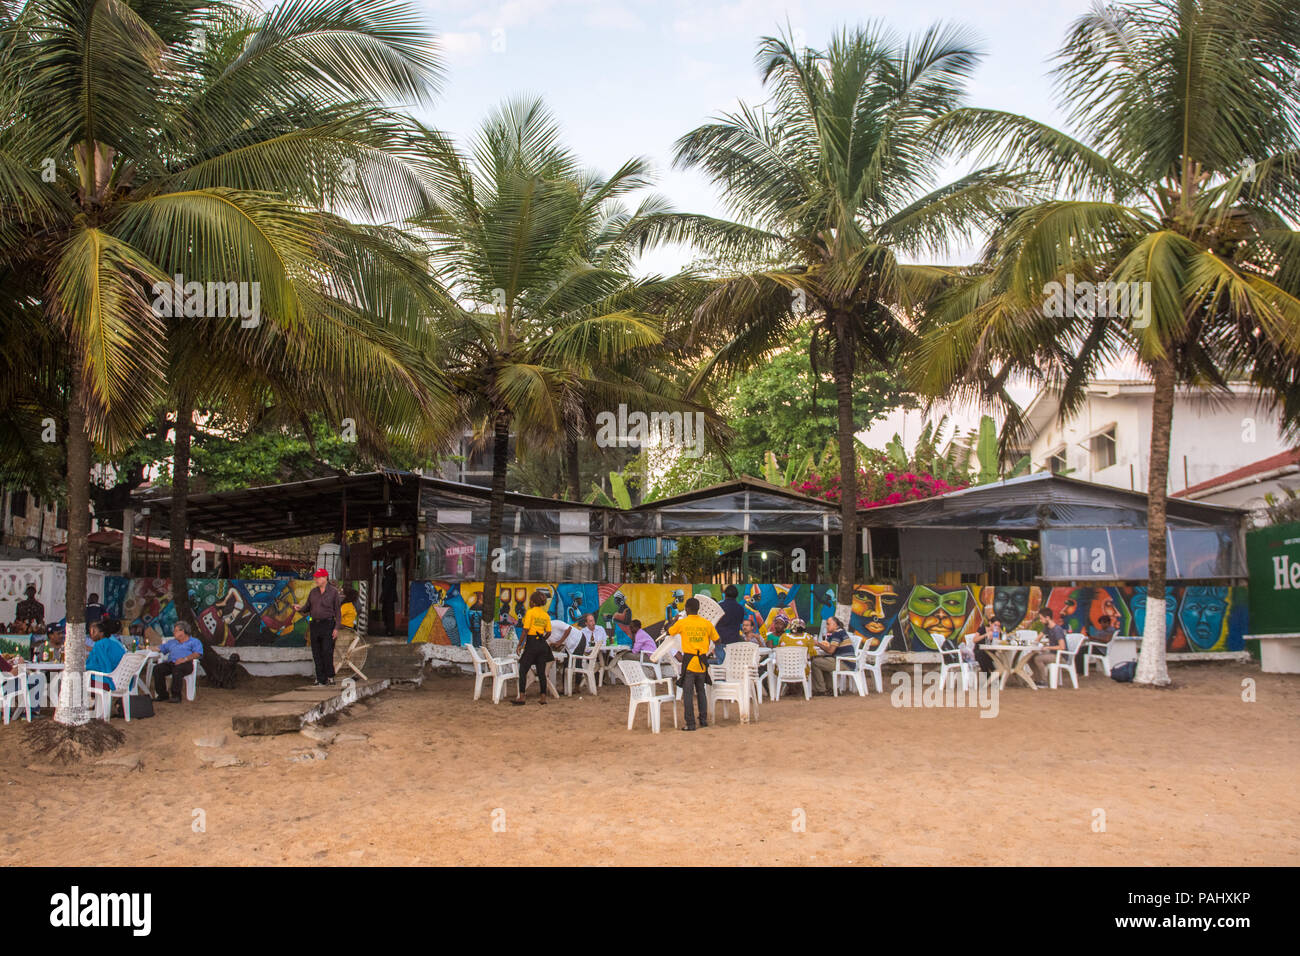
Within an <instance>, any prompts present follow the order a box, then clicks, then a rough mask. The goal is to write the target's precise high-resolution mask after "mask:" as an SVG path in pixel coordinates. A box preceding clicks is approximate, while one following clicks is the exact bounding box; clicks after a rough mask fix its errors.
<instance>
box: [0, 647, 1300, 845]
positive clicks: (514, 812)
mask: <svg viewBox="0 0 1300 956" xmlns="http://www.w3.org/2000/svg"><path fill="white" fill-rule="evenodd" d="M886 676H887V677H888V672H886ZM1173 676H1174V678H1175V680H1176V682H1177V687H1176V689H1173V690H1159V691H1157V690H1149V689H1143V688H1138V687H1135V686H1133V685H1122V684H1116V683H1114V682H1113V681H1110V680H1107V679H1105V678H1104V677H1100V676H1093V677H1090V678H1088V679H1086V680H1085V681H1083V686H1082V689H1081V690H1078V691H1074V690H1071V689H1062V690H1058V691H1037V692H1035V691H1032V690H1029V689H1028V688H1019V689H1008V690H1007V691H1006V692H1005V693H1004V694H1003V695H1002V696H1001V700H1000V713H999V715H998V716H997V717H996V718H995V719H981V718H980V717H979V711H978V710H971V709H915V708H896V707H893V706H891V704H890V698H889V696H888V690H889V688H888V685H887V686H886V694H885V695H883V696H881V695H876V694H874V693H873V694H872V695H870V696H869V697H868V698H866V699H865V700H863V699H859V698H857V697H852V696H849V697H840V698H839V699H830V698H815V699H813V700H812V701H805V700H803V699H802V698H799V699H794V698H789V697H787V698H785V699H782V700H781V701H780V702H777V703H771V702H765V703H764V705H763V708H762V711H761V715H760V716H761V720H760V721H759V722H757V723H754V724H750V725H748V726H740V725H739V724H738V723H737V722H736V719H735V718H736V712H735V710H734V708H733V710H732V719H731V720H730V721H722V722H721V723H720V725H717V726H712V727H710V728H708V729H707V730H700V731H697V732H696V733H694V734H685V733H680V732H677V731H674V730H673V729H671V727H672V725H671V721H669V720H668V715H667V713H666V712H665V715H664V717H665V724H666V727H665V730H664V732H663V733H662V734H660V735H658V736H655V735H653V734H651V733H650V732H649V731H648V730H647V729H646V726H645V718H644V711H642V716H641V718H640V720H639V721H638V725H637V727H636V729H635V730H633V731H631V732H629V731H628V730H627V729H626V714H627V694H626V691H625V690H624V689H623V688H622V687H613V688H603V689H602V691H601V693H600V695H599V696H598V697H591V696H589V695H584V696H582V698H581V699H579V698H577V697H576V696H575V697H574V698H573V699H562V700H560V701H552V702H551V703H550V704H549V705H548V706H546V707H545V708H543V707H540V706H538V705H537V703H536V702H535V697H530V698H529V701H530V702H529V705H528V706H527V707H523V708H520V707H510V706H508V705H507V704H504V703H503V704H501V705H499V706H494V705H493V704H492V703H491V700H490V699H486V700H481V701H477V702H476V701H473V700H471V691H472V687H473V682H472V680H471V679H470V678H465V677H440V676H432V677H430V678H429V679H428V680H427V681H426V682H425V683H424V685H423V686H422V687H420V688H418V689H411V690H390V691H387V692H385V693H383V694H381V695H379V696H378V697H375V698H371V702H370V703H368V704H367V703H362V704H359V705H357V706H356V707H354V708H353V710H352V711H351V712H350V713H349V714H347V715H345V716H343V717H342V718H340V719H338V720H337V722H336V723H334V724H332V725H331V726H330V727H329V728H328V729H330V730H336V731H339V732H342V733H347V734H355V735H366V739H364V740H340V741H335V742H333V743H329V744H326V745H318V744H317V743H316V742H314V741H312V740H309V739H306V738H304V737H302V736H300V735H297V734H294V735H287V736H279V737H248V738H240V737H237V736H235V735H234V734H233V733H232V732H231V730H230V719H229V715H230V714H231V713H232V711H234V710H235V709H236V708H238V707H240V706H242V705H245V704H247V703H250V702H252V701H254V700H256V699H257V698H259V697H264V696H267V695H269V694H271V693H275V692H278V691H281V690H285V689H289V688H290V687H293V686H296V685H297V684H298V683H299V681H297V680H294V679H249V680H247V681H245V683H244V685H243V686H242V687H241V688H239V689H238V690H235V691H222V690H216V689H212V688H207V687H203V686H200V688H199V695H198V699H197V700H196V701H195V702H194V703H192V704H188V703H187V704H182V705H179V706H173V705H169V704H159V705H158V711H159V713H158V716H157V717H155V718H153V719H150V720H142V721H133V722H132V723H131V724H129V725H128V724H125V723H123V722H121V721H120V720H115V721H114V723H115V724H116V725H117V726H120V727H122V728H123V729H124V730H125V731H126V736H127V740H126V744H125V745H124V746H123V748H122V749H121V750H120V751H118V752H117V755H118V756H119V757H121V756H125V757H126V758H127V760H126V762H127V763H128V764H129V763H131V762H132V758H133V757H134V756H135V755H138V756H139V758H140V764H141V769H138V770H131V769H128V768H126V767H119V766H88V767H81V768H77V769H73V770H57V769H50V768H44V767H40V766H38V765H34V764H33V759H32V758H31V757H30V756H29V755H28V754H27V752H26V750H25V749H24V748H23V746H22V741H21V737H22V734H21V724H20V723H19V722H15V723H13V724H10V725H9V726H7V727H3V728H0V784H2V785H3V787H4V790H3V793H4V796H5V807H6V811H7V812H6V814H5V817H6V821H7V822H6V824H5V826H4V828H3V829H4V837H5V838H4V840H3V841H0V863H5V864H18V863H22V864H40V865H74V864H114V865H131V864H142V865H161V864H169V865H188V864H194V865H205V866H208V865H249V864H255V865H265V864H280V863H283V864H316V863H319V864H365V865H369V864H453V865H472V864H520V863H522V864H546V863H560V864H607V863H634V864H667V863H683V862H684V863H712V864H755V863H756V864H768V863H773V864H813V865H816V864H824V863H834V864H868V865H869V864H885V865H898V864H922V865H924V864H1030V865H1032V864H1049V863H1050V864H1060V863H1068V864H1081V865H1094V864H1132V865H1147V866H1165V865H1193V864H1202V865H1215V866H1231V865H1235V864H1290V865H1295V864H1297V863H1300V827H1297V825H1296V810H1297V806H1298V804H1300V798H1298V797H1297V794H1298V793H1300V733H1297V728H1298V727H1300V678H1298V677H1295V676H1281V675H1269V674H1261V673H1260V672H1259V671H1258V668H1257V667H1255V666H1254V665H1247V664H1199V665H1186V666H1178V667H1175V669H1174V671H1173ZM1247 677H1249V678H1252V679H1254V680H1255V682H1256V688H1255V693H1256V698H1257V699H1256V701H1255V702H1254V703H1247V702H1244V701H1243V700H1242V682H1243V678H1247ZM534 694H535V689H534ZM221 735H225V737H226V738H227V739H226V743H225V745H224V746H221V747H217V748H211V747H196V746H195V745H194V740H195V738H200V737H214V736H216V737H219V736H221ZM311 748H319V749H320V750H321V751H322V752H323V753H324V754H326V756H325V757H324V759H308V760H301V761H297V762H295V761H292V760H291V759H290V758H291V757H293V756H294V755H295V753H296V752H297V751H303V750H308V749H311ZM226 755H229V756H226ZM201 757H207V758H208V759H209V761H211V760H212V759H214V757H223V758H224V759H225V760H226V761H232V760H238V761H239V762H240V763H239V765H237V766H227V767H217V766H213V765H212V764H211V763H210V762H205V761H204V760H203V759H201ZM69 796H71V797H72V799H71V800H69ZM109 808H117V812H115V813H114V812H105V810H106V809H109ZM1097 811H1103V812H1104V831H1098V829H1097V826H1098V824H1099V823H1100V822H1101V820H1102V817H1101V816H1100V815H1099V814H1098V813H1097ZM801 823H802V824H803V826H802V827H801V826H800V824H801ZM200 824H202V825H201V826H200Z"/></svg>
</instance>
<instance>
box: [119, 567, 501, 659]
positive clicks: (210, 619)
mask: <svg viewBox="0 0 1300 956" xmlns="http://www.w3.org/2000/svg"><path fill="white" fill-rule="evenodd" d="M336 584H338V582H336ZM349 585H351V586H355V587H356V588H357V590H358V591H359V592H360V593H361V595H362V600H361V602H360V603H361V604H362V606H363V607H364V605H365V600H364V595H365V590H366V585H365V582H342V584H341V586H342V587H348V586H349ZM311 588H312V582H311V581H299V580H295V579H292V578H267V579H250V580H227V579H225V578H192V579H191V580H190V581H189V596H190V607H191V608H193V610H194V614H195V617H196V618H197V620H198V630H199V634H198V635H197V636H199V637H201V638H202V639H203V640H205V641H208V642H210V643H213V644H220V645H223V646H227V647H249V646H261V647H304V646H306V644H307V618H306V617H304V616H303V615H301V614H299V613H298V612H297V611H295V610H294V609H293V605H294V604H301V603H302V602H303V601H304V600H305V599H306V597H307V592H308V591H310V590H311ZM479 590H480V591H481V590H482V587H481V586H480V588H479ZM104 591H105V594H104V601H103V603H104V607H105V609H107V611H108V612H109V614H111V615H112V616H114V617H116V618H118V619H119V620H123V621H125V622H126V623H127V624H128V625H129V624H131V623H132V622H135V621H139V622H140V623H141V624H143V625H144V626H145V627H146V628H148V629H152V630H153V631H155V632H157V633H158V634H160V635H163V636H165V637H170V636H171V630H172V626H173V625H174V624H175V623H176V604H175V602H174V601H173V599H172V586H171V580H170V579H169V578H124V577H119V576H111V577H109V578H107V579H106V581H105V585H104Z"/></svg>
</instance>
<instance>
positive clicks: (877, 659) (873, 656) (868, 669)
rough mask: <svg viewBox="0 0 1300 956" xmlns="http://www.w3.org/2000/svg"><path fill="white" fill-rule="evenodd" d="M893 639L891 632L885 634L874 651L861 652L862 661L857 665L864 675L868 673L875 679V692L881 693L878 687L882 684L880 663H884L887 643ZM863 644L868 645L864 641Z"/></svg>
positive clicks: (887, 647)
mask: <svg viewBox="0 0 1300 956" xmlns="http://www.w3.org/2000/svg"><path fill="white" fill-rule="evenodd" d="M893 640H894V635H893V634H886V635H885V636H884V637H882V638H881V639H880V643H879V644H878V645H877V646H876V649H875V650H874V651H868V650H864V651H863V652H862V663H861V664H860V665H859V669H860V670H861V671H862V674H863V676H864V677H865V676H866V675H867V674H870V675H871V676H872V677H874V678H875V679H876V693H877V694H879V693H882V691H881V689H880V688H881V687H883V686H884V683H883V681H882V680H881V677H880V668H881V665H883V664H884V663H885V651H887V650H889V645H890V644H891V643H892V642H893ZM863 645H864V646H866V647H869V646H870V644H869V643H868V642H866V641H864V642H863Z"/></svg>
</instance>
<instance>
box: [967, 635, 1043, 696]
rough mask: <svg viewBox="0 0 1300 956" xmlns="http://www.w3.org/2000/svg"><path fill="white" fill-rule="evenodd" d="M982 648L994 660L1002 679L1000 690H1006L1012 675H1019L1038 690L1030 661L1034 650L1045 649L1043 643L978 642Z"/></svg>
mask: <svg viewBox="0 0 1300 956" xmlns="http://www.w3.org/2000/svg"><path fill="white" fill-rule="evenodd" d="M975 646H976V647H977V648H982V649H983V650H984V651H985V653H987V654H988V655H989V658H990V659H991V660H992V661H993V670H994V671H995V673H996V676H997V677H998V678H999V679H1000V683H999V684H998V689H999V690H1005V689H1006V686H1007V681H1008V680H1009V679H1010V678H1011V676H1012V675H1015V676H1016V677H1019V678H1020V679H1021V680H1022V681H1024V682H1025V683H1026V684H1028V685H1029V686H1030V688H1031V689H1033V690H1038V682H1037V681H1035V680H1034V675H1033V674H1031V673H1029V662H1030V661H1031V660H1033V656H1034V652H1035V651H1041V650H1045V648H1044V646H1043V645H1041V644H976V645H975Z"/></svg>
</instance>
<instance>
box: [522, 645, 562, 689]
mask: <svg viewBox="0 0 1300 956" xmlns="http://www.w3.org/2000/svg"><path fill="white" fill-rule="evenodd" d="M525 640H526V642H527V643H525V644H524V652H523V653H522V654H520V655H519V696H520V697H523V696H524V685H525V684H527V683H528V668H530V667H536V668H537V686H538V687H540V688H541V689H542V697H543V698H545V697H546V665H547V664H549V663H550V662H551V661H553V660H555V655H554V654H552V653H551V649H550V647H549V646H548V645H547V643H546V639H545V638H541V637H529V638H526V639H525Z"/></svg>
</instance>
